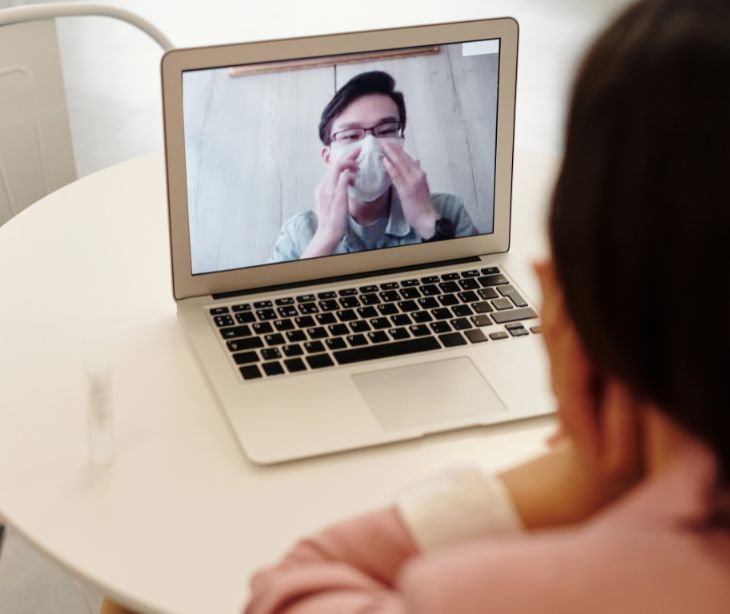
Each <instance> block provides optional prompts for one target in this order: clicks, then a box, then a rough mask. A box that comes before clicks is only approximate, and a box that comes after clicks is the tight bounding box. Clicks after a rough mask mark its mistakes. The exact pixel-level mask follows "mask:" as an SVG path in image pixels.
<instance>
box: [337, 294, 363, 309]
mask: <svg viewBox="0 0 730 614" xmlns="http://www.w3.org/2000/svg"><path fill="white" fill-rule="evenodd" d="M340 305H342V307H344V308H345V309H354V308H355V307H359V306H360V301H358V300H357V297H356V296H345V297H342V298H341V299H340Z"/></svg>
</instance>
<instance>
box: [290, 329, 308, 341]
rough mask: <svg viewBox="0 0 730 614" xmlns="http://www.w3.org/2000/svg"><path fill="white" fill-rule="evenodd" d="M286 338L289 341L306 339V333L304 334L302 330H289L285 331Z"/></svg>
mask: <svg viewBox="0 0 730 614" xmlns="http://www.w3.org/2000/svg"><path fill="white" fill-rule="evenodd" d="M286 338H287V341H289V343H296V342H298V341H306V340H307V335H305V334H304V331H303V330H290V331H288V332H287V333H286Z"/></svg>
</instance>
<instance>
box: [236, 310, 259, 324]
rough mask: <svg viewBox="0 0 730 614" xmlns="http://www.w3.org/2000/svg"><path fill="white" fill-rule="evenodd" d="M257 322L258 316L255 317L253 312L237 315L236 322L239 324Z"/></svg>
mask: <svg viewBox="0 0 730 614" xmlns="http://www.w3.org/2000/svg"><path fill="white" fill-rule="evenodd" d="M255 321H256V316H255V315H253V311H244V312H242V313H237V314H236V322H238V323H239V324H251V323H252V322H255Z"/></svg>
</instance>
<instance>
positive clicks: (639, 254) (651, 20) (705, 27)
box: [247, 0, 730, 614]
mask: <svg viewBox="0 0 730 614" xmlns="http://www.w3.org/2000/svg"><path fill="white" fill-rule="evenodd" d="M549 227H550V239H551V246H552V259H551V261H549V262H547V263H545V264H542V265H539V266H537V267H536V272H537V274H538V276H539V278H540V281H541V283H542V288H543V298H544V305H543V312H542V317H543V324H544V333H545V342H546V344H547V348H548V351H549V355H550V363H551V369H552V380H553V387H554V391H555V395H556V399H557V402H558V417H559V420H560V424H561V431H560V435H558V436H557V437H556V440H557V441H556V442H555V447H554V448H553V450H552V451H551V452H550V453H549V454H547V455H546V456H543V457H541V458H538V459H536V460H534V461H532V462H530V463H527V464H526V465H523V466H521V467H517V468H515V469H513V470H510V471H507V472H505V473H503V474H501V475H500V476H497V477H490V476H485V475H483V474H482V473H481V472H479V471H478V470H477V469H475V468H457V469H453V470H451V471H449V472H447V473H446V474H444V475H443V476H440V477H439V478H437V479H434V480H433V481H431V482H430V483H427V484H425V485H421V486H420V487H418V488H416V489H414V490H411V491H409V492H407V493H405V494H404V495H403V496H402V497H401V498H400V499H399V501H398V503H397V505H396V506H394V507H392V508H390V509H386V510H380V511H376V512H372V513H370V514H368V515H366V516H363V517H360V518H357V519H354V520H351V521H348V522H345V523H342V524H339V525H336V526H334V527H331V528H329V529H326V530H325V531H323V532H322V533H320V534H319V535H317V536H315V537H313V538H311V539H308V540H305V541H303V542H301V543H300V544H298V545H297V546H296V547H294V549H293V550H292V551H291V552H290V553H289V554H288V555H287V556H286V557H285V558H284V560H283V561H282V562H280V563H279V564H278V565H276V566H274V567H272V568H270V569H267V570H265V571H263V572H260V573H259V574H257V575H256V577H255V578H254V579H253V583H252V589H253V590H252V599H251V602H250V603H249V605H248V608H247V612H248V613H249V614H264V613H274V612H276V613H284V612H287V613H292V614H294V613H296V614H305V613H309V612H317V613H327V612H337V613H338V614H343V613H347V612H358V613H359V612H413V613H418V614H425V613H431V612H434V613H435V612H449V613H453V614H466V613H471V612H485V611H494V612H500V614H504V613H509V612H515V613H517V612H520V613H523V612H533V613H545V612H560V613H561V614H565V613H571V612H575V613H580V614H584V613H585V612H588V611H590V612H592V613H595V612H612V613H614V612H622V613H632V612H637V613H638V612H642V613H646V612H663V613H665V614H666V613H673V612H676V613H679V612H688V611H693V612H703V613H714V612H717V613H720V612H727V611H730V513H729V509H730V508H729V506H728V493H729V492H730V421H729V420H728V412H730V406H729V404H728V394H727V392H726V390H727V384H726V381H725V377H726V373H725V372H726V370H727V368H728V366H730V319H729V318H728V314H729V313H730V290H728V285H729V284H728V282H729V281H730V279H729V277H730V276H729V275H728V272H727V267H726V264H725V263H726V261H727V258H726V257H723V253H722V250H723V249H726V248H727V247H728V246H730V0H648V1H643V2H640V3H638V4H636V5H634V6H632V7H630V8H629V9H628V10H627V11H626V12H624V13H623V14H622V15H621V16H620V17H619V19H618V20H617V21H616V22H615V23H614V24H613V25H612V26H611V27H610V28H609V29H608V31H607V32H605V33H604V34H603V35H602V36H601V38H600V39H599V40H598V41H597V42H596V44H595V45H594V47H593V48H592V50H591V51H590V52H589V54H588V56H587V58H586V59H585V61H584V64H583V66H582V68H581V70H580V71H579V77H578V80H577V83H576V86H575V90H574V94H573V101H572V105H571V111H570V116H569V122H568V132H567V141H566V148H565V159H564V162H563V167H562V170H561V173H560V176H559V179H558V183H557V186H556V189H555V193H554V196H553V202H552V209H551V215H550V221H549Z"/></svg>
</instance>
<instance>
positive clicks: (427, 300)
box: [418, 296, 439, 309]
mask: <svg viewBox="0 0 730 614" xmlns="http://www.w3.org/2000/svg"><path fill="white" fill-rule="evenodd" d="M418 304H419V305H420V306H421V309H436V307H438V306H439V303H438V301H437V300H436V299H435V298H433V297H432V296H427V297H424V298H419V299H418Z"/></svg>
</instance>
